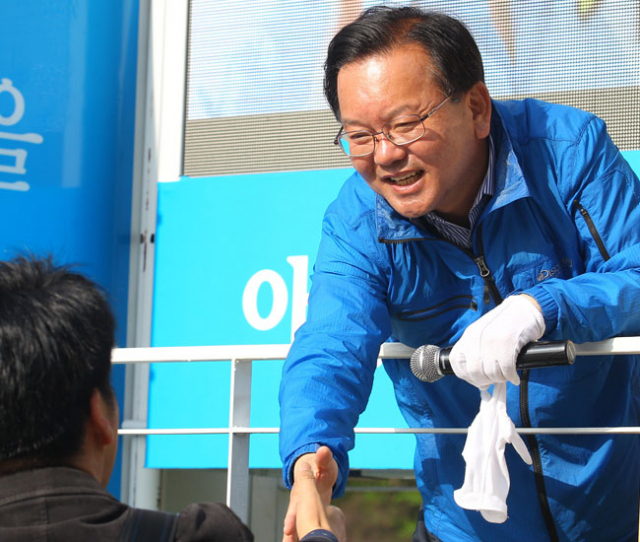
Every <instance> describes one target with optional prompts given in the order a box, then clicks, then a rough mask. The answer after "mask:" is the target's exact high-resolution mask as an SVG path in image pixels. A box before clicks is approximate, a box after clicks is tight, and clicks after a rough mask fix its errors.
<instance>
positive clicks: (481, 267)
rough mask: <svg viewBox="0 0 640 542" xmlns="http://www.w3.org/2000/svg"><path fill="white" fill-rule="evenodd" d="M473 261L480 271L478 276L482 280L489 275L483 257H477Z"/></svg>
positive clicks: (489, 272)
mask: <svg viewBox="0 0 640 542" xmlns="http://www.w3.org/2000/svg"><path fill="white" fill-rule="evenodd" d="M473 261H474V262H476V265H477V266H478V270H479V271H480V276H481V277H482V278H483V279H485V278H487V277H488V276H489V275H491V271H489V267H488V266H487V262H485V261H484V256H478V257H477V258H474V259H473Z"/></svg>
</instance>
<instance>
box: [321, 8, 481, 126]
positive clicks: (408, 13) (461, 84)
mask: <svg viewBox="0 0 640 542" xmlns="http://www.w3.org/2000/svg"><path fill="white" fill-rule="evenodd" d="M410 43H415V44H417V45H420V46H421V47H422V48H423V49H424V50H425V52H426V53H427V54H428V55H429V57H430V58H431V60H432V61H433V65H432V69H433V73H431V72H430V73H429V74H425V77H427V76H433V77H435V80H436V82H437V84H438V85H439V86H440V87H441V89H442V91H443V92H444V93H445V94H446V95H447V96H453V97H454V98H455V97H458V96H459V95H460V94H464V93H465V92H467V91H468V90H470V89H471V87H473V85H475V84H476V83H477V82H479V81H482V82H484V69H483V67H482V57H481V55H480V51H479V50H478V46H477V45H476V42H475V40H474V39H473V36H471V33H470V32H469V30H468V29H467V27H466V26H465V25H464V24H463V23H462V22H460V21H459V20H457V19H454V18H453V17H450V16H448V15H445V14H443V13H436V12H426V11H423V10H421V9H419V8H414V7H409V6H404V7H387V6H376V7H372V8H369V9H367V10H365V11H364V12H363V13H362V14H361V15H360V16H359V17H358V18H357V19H356V20H355V21H353V22H352V23H350V24H348V25H346V26H345V27H344V28H342V30H340V31H339V32H338V33H337V34H336V35H335V36H334V38H333V39H332V40H331V43H330V44H329V48H328V51H327V60H326V62H325V65H324V74H325V75H324V93H325V97H326V99H327V101H328V102H329V106H330V107H331V110H332V111H333V114H334V115H335V117H336V118H337V119H338V120H340V104H339V102H338V72H339V71H340V69H341V68H342V67H343V66H345V65H346V64H349V63H351V62H354V61H357V60H362V59H365V58H367V57H371V56H374V55H380V54H384V53H389V52H391V51H392V50H393V49H394V48H396V47H399V46H402V45H407V44H410Z"/></svg>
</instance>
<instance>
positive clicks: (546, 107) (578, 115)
mask: <svg viewBox="0 0 640 542" xmlns="http://www.w3.org/2000/svg"><path fill="white" fill-rule="evenodd" d="M493 103H494V107H495V109H496V111H497V113H498V115H499V117H500V119H501V120H502V122H503V124H504V127H505V129H506V130H507V132H509V136H510V137H511V139H517V140H519V141H524V140H531V139H538V138H541V139H548V140H555V141H570V142H573V141H577V140H579V139H580V137H581V136H582V135H583V133H584V131H585V129H586V127H587V125H588V124H589V123H591V122H592V121H594V119H597V117H596V116H595V115H594V114H593V113H589V112H587V111H583V110H581V109H577V108H575V107H571V106H568V105H563V104H555V103H550V102H544V101H542V100H536V99H533V98H527V99H524V100H510V101H494V102H493Z"/></svg>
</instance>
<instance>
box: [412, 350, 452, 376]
mask: <svg viewBox="0 0 640 542" xmlns="http://www.w3.org/2000/svg"><path fill="white" fill-rule="evenodd" d="M439 352H440V348H439V347H437V346H434V345H431V344H428V345H425V346H421V347H420V348H417V349H416V350H415V352H414V353H413V354H411V361H410V363H409V365H410V367H411V372H412V373H413V374H414V376H415V377H416V378H417V379H418V380H422V381H423V382H429V383H431V382H435V381H436V380H439V379H440V378H442V377H443V376H444V375H443V374H442V373H441V372H440V370H439V367H438V355H439Z"/></svg>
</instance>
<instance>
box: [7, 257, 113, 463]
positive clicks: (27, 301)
mask: <svg viewBox="0 0 640 542" xmlns="http://www.w3.org/2000/svg"><path fill="white" fill-rule="evenodd" d="M114 337H115V320H114V317H113V313H112V312H111V308H110V306H109V303H108V302H107V300H106V297H105V295H104V294H103V292H102V291H101V289H100V287H99V286H97V285H96V284H95V283H94V282H92V281H91V280H89V279H88V278H86V277H84V276H82V275H80V274H79V273H75V272H72V271H71V270H70V268H69V267H66V266H56V265H55V264H54V263H53V261H52V259H51V258H50V257H49V258H41V259H38V258H36V257H33V256H30V257H23V256H20V257H18V258H15V259H14V260H12V261H8V262H0V463H1V462H3V461H7V460H12V461H15V460H18V461H22V460H25V461H27V462H29V463H32V464H36V465H37V464H58V462H63V461H64V460H65V459H67V458H70V457H72V456H73V455H74V454H75V453H77V452H78V451H79V450H80V447H81V444H82V440H83V438H84V431H85V429H84V428H85V423H86V420H87V418H88V415H89V404H90V399H91V395H92V394H93V392H94V390H96V389H98V390H99V391H100V392H101V394H102V396H103V397H104V398H105V400H106V401H107V403H108V404H109V405H110V406H111V407H114V408H115V397H114V394H113V389H112V388H111V384H110V372H111V350H112V348H113V346H114Z"/></svg>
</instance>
